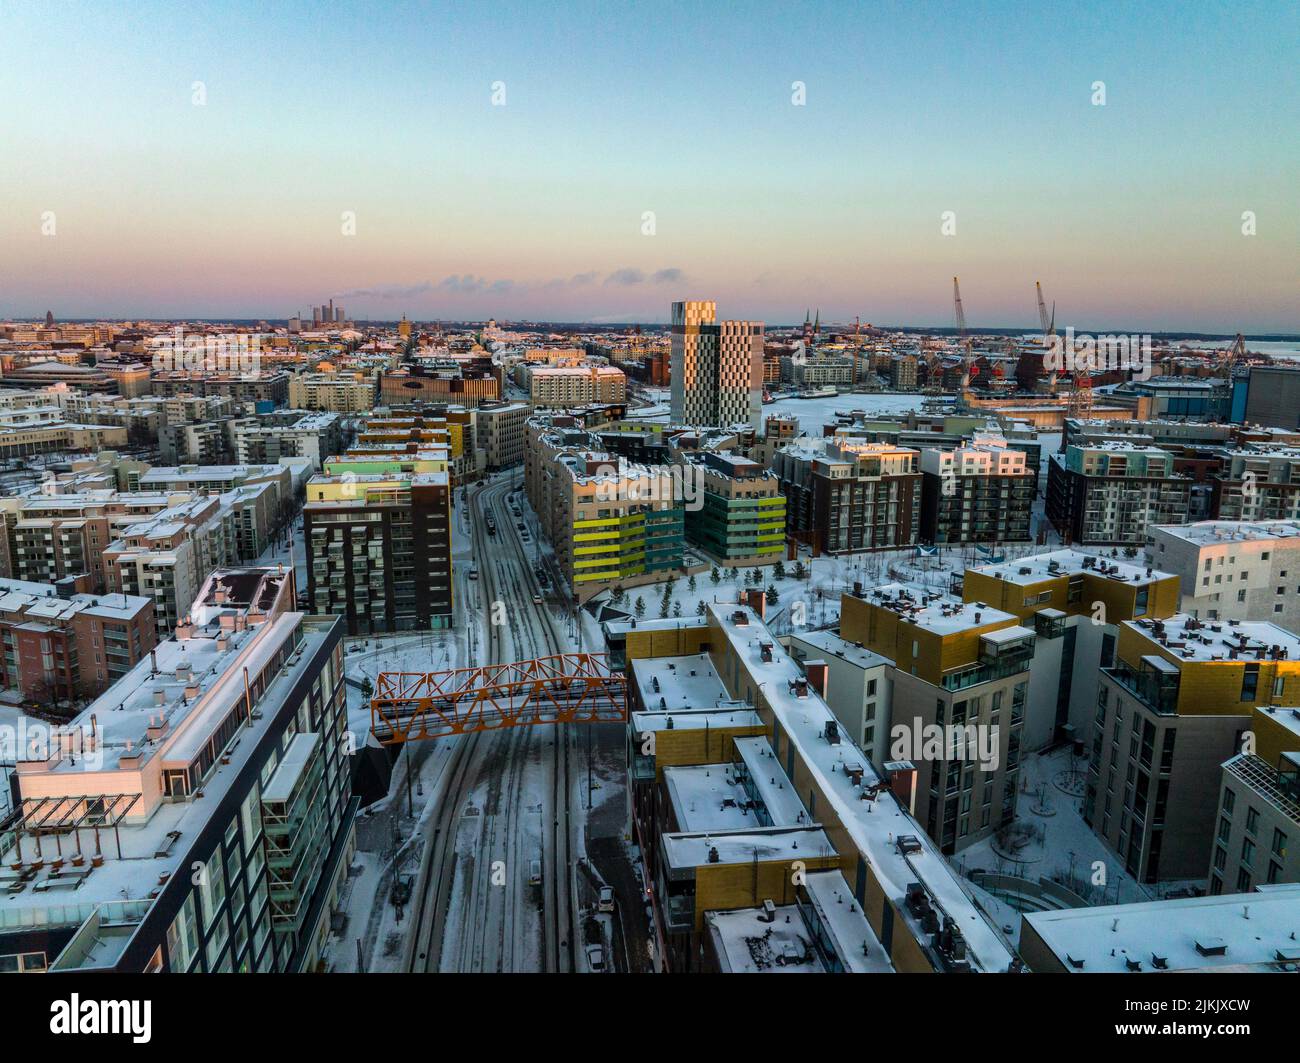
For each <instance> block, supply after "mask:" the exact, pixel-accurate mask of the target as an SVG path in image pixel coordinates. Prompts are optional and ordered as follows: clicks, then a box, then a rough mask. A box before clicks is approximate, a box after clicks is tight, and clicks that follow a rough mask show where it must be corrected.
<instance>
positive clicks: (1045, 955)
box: [1018, 886, 1300, 977]
mask: <svg viewBox="0 0 1300 1063" xmlns="http://www.w3.org/2000/svg"><path fill="white" fill-rule="evenodd" d="M1298 903H1300V892H1297V888H1296V887H1292V886H1281V887H1277V888H1271V887H1270V888H1267V889H1265V890H1262V891H1259V892H1255V893H1251V894H1250V895H1249V896H1248V897H1213V896H1211V897H1191V898H1186V899H1181V900H1165V901H1144V902H1140V903H1136V904H1107V905H1102V906H1101V907H1097V908H1067V909H1064V910H1061V911H1049V912H1026V913H1025V916H1024V918H1023V920H1022V921H1021V924H1020V940H1019V946H1018V947H1019V951H1020V955H1021V957H1022V958H1023V959H1024V961H1025V963H1026V965H1027V966H1028V967H1029V969H1030V970H1031V971H1035V972H1041V973H1044V974H1139V973H1142V972H1144V971H1145V972H1150V973H1156V972H1170V971H1173V972H1181V973H1184V974H1190V973H1194V972H1195V973H1205V972H1208V973H1215V972H1218V973H1220V974H1222V975H1225V976H1228V977H1231V976H1233V975H1237V974H1241V973H1252V974H1273V973H1279V974H1280V973H1284V972H1294V971H1295V970H1296V964H1297V962H1298V955H1300V954H1298V953H1297V951H1296V946H1295V939H1294V937H1293V935H1294V933H1295V929H1294V928H1295V912H1296V905H1297V904H1298Z"/></svg>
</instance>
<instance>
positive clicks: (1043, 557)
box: [962, 550, 1178, 753]
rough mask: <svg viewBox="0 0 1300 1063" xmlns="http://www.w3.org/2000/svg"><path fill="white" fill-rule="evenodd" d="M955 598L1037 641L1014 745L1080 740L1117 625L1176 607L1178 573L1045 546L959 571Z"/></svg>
mask: <svg viewBox="0 0 1300 1063" xmlns="http://www.w3.org/2000/svg"><path fill="white" fill-rule="evenodd" d="M962 597H963V599H964V600H965V601H967V602H969V603H975V604H984V605H991V606H993V607H994V608H997V609H1001V610H1002V611H1003V612H1007V613H1012V614H1014V615H1015V616H1016V617H1018V618H1019V620H1020V622H1021V623H1022V624H1023V625H1024V626H1025V627H1032V628H1033V629H1034V633H1035V634H1036V635H1037V636H1038V638H1037V639H1036V640H1035V641H1034V656H1033V660H1032V663H1031V665H1030V670H1029V702H1028V706H1027V708H1026V711H1025V723H1024V728H1023V732H1022V734H1023V738H1022V745H1021V748H1022V749H1023V751H1024V752H1026V753H1032V752H1036V751H1037V750H1040V749H1043V748H1045V747H1047V746H1050V745H1052V744H1054V743H1056V742H1062V741H1076V740H1077V741H1081V742H1086V741H1087V740H1088V739H1089V738H1090V736H1091V735H1092V727H1093V717H1094V715H1095V712H1096V708H1097V684H1098V681H1099V674H1100V673H1099V669H1101V668H1103V667H1107V668H1109V667H1111V666H1112V665H1113V664H1114V661H1115V645H1116V642H1117V640H1118V638H1119V625H1120V624H1122V623H1124V622H1125V621H1128V620H1137V619H1141V618H1162V619H1163V618H1164V617H1168V616H1172V615H1174V614H1175V613H1176V612H1178V577H1177V576H1175V575H1173V574H1171V573H1168V572H1160V571H1158V570H1155V569H1152V568H1149V567H1144V566H1142V565H1138V564H1134V563H1130V562H1127V561H1123V560H1120V559H1119V558H1110V557H1097V556H1094V555H1092V554H1086V553H1082V552H1080V551H1078V550H1051V551H1047V552H1044V553H1039V554H1032V555H1030V556H1028V557H1022V558H1019V559H1017V560H1015V561H1004V562H999V563H998V564H993V565H980V566H976V567H972V568H967V569H966V572H965V574H964V576H963V577H962Z"/></svg>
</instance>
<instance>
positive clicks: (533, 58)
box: [0, 0, 1300, 332]
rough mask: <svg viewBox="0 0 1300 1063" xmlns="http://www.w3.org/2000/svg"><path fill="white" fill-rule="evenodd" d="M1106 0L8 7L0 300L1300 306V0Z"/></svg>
mask: <svg viewBox="0 0 1300 1063" xmlns="http://www.w3.org/2000/svg"><path fill="white" fill-rule="evenodd" d="M1092 7H1094V8H1095V10H1088V11H1085V10H1081V8H1080V5H1078V4H1061V5H1056V4H1035V5H1029V4H1025V5H1021V4H961V5H956V4H953V5H928V4H906V5H904V4H899V5H890V4H883V5H864V4H838V3H836V4H831V3H827V4H790V3H788V2H787V3H774V4H761V3H760V4H725V5H724V4H721V3H711V4H694V5H687V4H668V3H655V4H617V3H606V4H583V3H556V4H549V5H545V6H543V5H540V4H536V3H533V4H510V3H490V4H488V3H473V4H468V3H467V4H400V3H390V4H384V3H370V4H366V5H359V4H357V5H354V4H343V3H314V4H295V3H284V2H281V3H275V4H265V3H263V4H251V3H250V4H244V3H214V4H208V5H199V6H196V7H195V8H193V9H191V8H181V7H179V6H178V5H174V4H157V5H151V4H139V3H137V4H132V5H113V4H96V5H81V4H57V3H54V4H28V3H22V2H20V3H13V2H12V0H11V2H8V3H6V4H5V5H4V7H3V8H0V39H3V40H5V41H6V42H7V43H8V45H9V48H8V50H7V51H8V55H7V62H6V64H4V66H3V67H0V101H2V102H3V104H4V106H3V107H2V108H0V129H3V131H4V139H5V142H6V144H8V145H10V149H9V150H6V151H5V152H4V153H2V154H0V316H2V315H4V314H9V313H12V314H33V313H43V312H44V310H45V309H46V308H47V307H49V308H53V309H55V312H56V314H58V315H59V316H67V317H72V316H87V315H95V314H105V315H167V314H196V315H198V314H203V315H228V316H262V315H265V316H269V317H283V316H285V315H287V314H289V313H291V312H293V311H294V310H296V309H306V308H307V307H309V306H310V304H311V303H312V302H321V301H323V300H324V299H327V298H329V297H331V296H333V297H335V298H336V299H339V300H341V301H343V302H344V303H345V305H347V306H348V309H349V310H350V311H352V312H353V313H356V314H358V315H361V314H365V315H373V316H383V317H393V316H398V315H400V314H401V313H402V312H406V313H408V314H410V315H412V316H418V317H428V316H437V317H466V316H470V317H476V316H487V315H495V316H497V317H502V318H509V317H523V316H528V317H542V318H554V319H575V318H586V319H593V320H597V319H607V320H642V321H652V320H663V319H664V318H665V317H666V315H667V313H668V304H669V303H670V301H671V300H672V299H676V298H692V297H695V298H714V299H717V301H718V303H719V310H720V312H721V313H723V314H724V315H726V316H734V317H758V318H763V319H765V320H769V321H774V322H776V321H787V320H792V319H795V318H799V319H801V318H802V315H803V312H804V309H805V307H807V306H820V307H821V308H822V312H823V317H824V318H827V319H839V320H846V319H851V318H852V317H853V316H854V315H855V314H856V315H860V316H861V317H862V319H863V320H864V321H875V322H880V323H898V322H915V323H918V324H939V325H942V324H950V323H951V321H952V310H951V302H950V297H951V278H952V276H953V275H954V274H957V275H960V276H961V278H962V291H963V297H964V301H965V304H966V310H967V316H968V318H969V319H970V321H971V323H972V324H981V323H987V324H990V325H1009V324H1017V323H1021V322H1023V323H1024V324H1025V325H1026V326H1029V325H1031V324H1032V323H1033V321H1034V320H1035V316H1036V315H1035V312H1034V304H1033V283H1034V281H1035V280H1042V282H1043V285H1044V288H1045V289H1046V291H1047V293H1048V297H1049V299H1055V300H1056V302H1057V305H1058V308H1059V316H1060V319H1061V320H1062V321H1064V322H1065V323H1070V322H1078V323H1080V324H1087V325H1091V326H1094V327H1106V326H1111V327H1126V326H1129V327H1142V328H1150V329H1156V328H1160V329H1165V328H1168V329H1177V328H1184V329H1204V330H1218V331H1236V330H1237V329H1244V330H1246V331H1247V332H1264V331H1278V330H1286V331H1295V330H1300V320H1298V317H1300V315H1297V313H1296V302H1297V300H1296V298H1295V293H1296V285H1297V279H1298V277H1297V268H1296V267H1297V254H1296V252H1297V247H1300V223H1298V222H1297V211H1296V191H1295V190H1296V188H1297V187H1300V180H1298V178H1300V172H1298V171H1300V167H1298V166H1297V163H1298V162H1300V147H1298V145H1300V139H1298V138H1297V136H1296V130H1297V128H1300V121H1298V119H1300V113H1298V112H1300V104H1298V103H1297V100H1298V99H1300V94H1298V93H1297V91H1296V90H1297V74H1296V56H1297V53H1298V49H1297V42H1298V39H1300V35H1298V34H1297V26H1298V25H1300V19H1298V16H1297V13H1296V11H1297V9H1296V6H1295V5H1294V4H1281V3H1277V4H1235V5H1219V4H1206V3H1191V4H1187V3H1182V4H1168V5H1166V4H1144V5H1132V6H1127V5H1126V6H1122V7H1121V6H1118V5H1109V4H1107V5H1092ZM796 81H799V82H802V83H803V84H804V85H805V86H806V104H805V105H803V106H794V105H792V103H791V98H792V84H793V83H794V82H796ZM1095 81H1103V82H1104V83H1105V91H1106V104H1105V106H1094V105H1093V103H1092V98H1093V89H1092V85H1093V83H1094V82H1095ZM195 82H202V84H203V91H204V92H205V93H206V102H205V103H204V105H203V106H195V105H194V104H193V86H194V83H195ZM497 82H500V83H503V84H504V90H505V104H504V106H494V105H493V103H492V91H493V88H492V87H493V84H494V83H497ZM345 211H346V212H351V213H352V214H353V215H355V218H356V232H355V235H349V236H345V235H343V233H342V231H341V229H342V226H341V219H342V217H343V213H344V212H345ZM945 211H952V212H954V213H955V216H956V234H955V235H953V236H944V235H942V234H941V229H940V226H941V217H942V215H943V213H944V212H945ZM1244 211H1253V212H1254V215H1255V219H1256V221H1255V224H1256V235H1254V236H1249V237H1248V236H1243V235H1242V232H1241V227H1242V214H1243V212H1244ZM46 212H53V215H54V218H55V221H56V230H57V231H56V233H55V235H53V236H48V235H43V234H42V231H41V226H42V219H43V217H44V216H45V215H46ZM646 212H653V215H654V234H653V235H645V234H643V231H642V229H643V221H642V219H643V217H644V215H645V213H646Z"/></svg>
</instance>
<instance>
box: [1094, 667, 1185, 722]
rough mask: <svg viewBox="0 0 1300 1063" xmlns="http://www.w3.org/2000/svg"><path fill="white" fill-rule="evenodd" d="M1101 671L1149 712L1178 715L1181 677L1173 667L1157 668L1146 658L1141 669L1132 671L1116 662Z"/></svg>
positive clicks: (1131, 668) (1132, 669)
mask: <svg viewBox="0 0 1300 1063" xmlns="http://www.w3.org/2000/svg"><path fill="white" fill-rule="evenodd" d="M1165 663H1166V664H1168V662H1165ZM1102 671H1103V672H1104V673H1105V674H1106V675H1108V676H1110V678H1111V679H1113V680H1114V681H1115V682H1116V683H1118V684H1119V685H1120V686H1122V687H1123V688H1124V689H1125V690H1127V691H1128V692H1129V693H1130V694H1132V695H1134V696H1135V697H1136V698H1137V699H1138V700H1139V701H1141V702H1142V704H1144V705H1145V706H1146V707H1147V708H1149V709H1150V710H1151V711H1152V712H1155V713H1158V714H1159V715H1161V716H1176V715H1178V691H1179V683H1180V680H1181V678H1182V677H1181V675H1180V673H1179V671H1178V669H1177V667H1175V666H1174V665H1172V664H1168V667H1167V668H1165V667H1160V666H1158V665H1156V664H1155V663H1154V662H1152V661H1151V660H1150V659H1149V658H1144V659H1143V662H1142V667H1141V668H1133V667H1132V666H1131V665H1130V664H1129V663H1128V662H1127V661H1125V660H1123V659H1117V660H1116V661H1115V667H1113V668H1103V669H1102Z"/></svg>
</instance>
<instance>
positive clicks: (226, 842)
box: [0, 569, 356, 972]
mask: <svg viewBox="0 0 1300 1063" xmlns="http://www.w3.org/2000/svg"><path fill="white" fill-rule="evenodd" d="M293 598H294V592H293V580H292V576H291V574H290V573H277V572H274V571H269V570H263V569H235V570H221V571H218V572H215V573H212V574H211V575H210V576H209V578H208V580H207V582H206V583H205V584H204V587H203V589H202V591H201V593H200V595H199V598H198V601H197V602H196V603H195V605H194V607H193V609H192V610H191V613H190V616H189V618H188V620H187V622H186V623H185V624H184V625H182V627H181V630H180V631H178V633H177V637H176V639H174V640H168V641H167V642H164V643H161V644H160V645H159V646H158V647H157V649H156V651H155V653H154V655H152V656H151V657H150V658H147V659H145V660H142V661H141V662H140V663H139V664H137V665H136V666H135V667H134V668H133V669H131V671H130V672H128V673H127V674H126V675H125V676H124V677H123V678H122V679H120V680H119V681H118V682H117V683H115V684H113V686H112V687H110V688H109V689H108V690H107V691H105V693H104V694H102V695H101V696H100V697H99V698H98V699H97V700H96V701H94V702H92V703H91V704H90V705H89V706H88V707H87V708H86V709H85V710H83V711H82V712H81V713H80V714H79V715H78V716H77V717H76V718H75V719H74V720H73V721H72V722H71V724H70V725H69V726H68V727H67V728H65V729H64V730H63V731H61V732H60V737H59V741H58V742H56V743H52V744H51V748H50V750H49V756H48V758H47V759H40V760H23V761H20V762H19V763H18V765H17V768H16V773H15V779H16V782H17V786H18V802H17V804H16V812H17V816H16V818H15V820H14V821H13V822H12V823H11V824H10V826H9V827H7V828H6V829H5V830H4V831H3V833H2V834H0V852H3V853H4V871H3V873H2V877H3V882H4V884H5V886H6V889H5V890H4V891H3V892H2V893H0V970H5V969H7V970H19V971H49V972H59V971H79V972H91V971H96V972H99V971H120V972H157V971H171V972H186V971H209V972H242V971H250V972H251V971H258V972H263V971H313V970H318V969H320V956H321V952H322V948H323V945H324V942H325V940H326V938H327V937H328V934H329V924H330V916H331V914H332V912H333V911H334V909H335V908H336V906H337V904H338V899H339V889H340V887H341V885H342V883H343V881H344V880H345V878H346V875H347V867H348V863H349V861H350V859H351V854H352V851H353V848H354V842H353V819H354V816H355V812H356V802H355V800H354V799H352V798H351V795H350V792H349V791H350V786H349V778H348V758H347V752H346V750H347V743H346V741H345V736H346V730H347V711H346V697H345V694H344V686H343V659H342V645H341V640H342V627H343V625H342V622H341V621H340V620H339V619H338V618H337V617H307V616H304V615H303V614H302V613H299V612H295V611H293V608H292V606H293Z"/></svg>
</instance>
